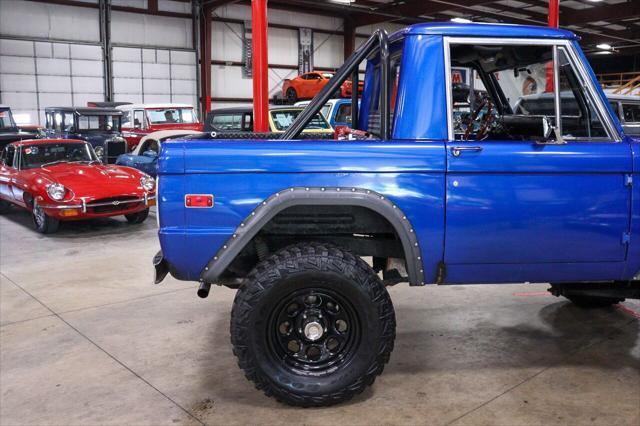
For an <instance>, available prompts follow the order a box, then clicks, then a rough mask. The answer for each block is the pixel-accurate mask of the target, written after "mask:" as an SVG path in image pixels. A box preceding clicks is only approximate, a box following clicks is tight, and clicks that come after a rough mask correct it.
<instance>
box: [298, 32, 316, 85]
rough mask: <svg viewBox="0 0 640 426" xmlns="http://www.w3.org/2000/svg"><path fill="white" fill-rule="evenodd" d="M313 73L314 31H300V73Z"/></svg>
mask: <svg viewBox="0 0 640 426" xmlns="http://www.w3.org/2000/svg"><path fill="white" fill-rule="evenodd" d="M311 71H313V30H312V29H311V28H299V29H298V73H299V74H304V73H307V72H311Z"/></svg>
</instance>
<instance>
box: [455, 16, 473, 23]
mask: <svg viewBox="0 0 640 426" xmlns="http://www.w3.org/2000/svg"><path fill="white" fill-rule="evenodd" d="M451 22H457V23H458V24H470V23H471V22H472V21H471V19H467V18H458V17H456V18H451Z"/></svg>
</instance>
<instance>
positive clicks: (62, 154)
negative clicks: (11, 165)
mask: <svg viewBox="0 0 640 426" xmlns="http://www.w3.org/2000/svg"><path fill="white" fill-rule="evenodd" d="M93 161H98V157H96V154H95V153H94V152H93V149H92V148H91V145H89V144H88V143H80V142H78V143H47V144H33V145H24V146H23V147H22V153H21V155H20V168H21V169H34V168H37V167H41V166H44V165H47V164H53V163H84V162H87V163H89V162H93Z"/></svg>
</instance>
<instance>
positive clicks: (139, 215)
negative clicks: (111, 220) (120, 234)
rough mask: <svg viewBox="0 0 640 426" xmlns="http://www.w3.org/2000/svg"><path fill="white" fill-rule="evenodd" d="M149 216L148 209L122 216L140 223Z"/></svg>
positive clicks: (134, 222)
mask: <svg viewBox="0 0 640 426" xmlns="http://www.w3.org/2000/svg"><path fill="white" fill-rule="evenodd" d="M147 216H149V209H144V210H140V211H139V212H136V213H130V214H125V215H124V217H125V218H127V222H129V223H133V224H137V223H142V222H144V221H145V220H146V219H147Z"/></svg>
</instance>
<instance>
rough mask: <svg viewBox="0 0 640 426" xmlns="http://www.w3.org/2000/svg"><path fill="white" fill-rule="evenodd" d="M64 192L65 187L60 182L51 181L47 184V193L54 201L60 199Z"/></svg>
mask: <svg viewBox="0 0 640 426" xmlns="http://www.w3.org/2000/svg"><path fill="white" fill-rule="evenodd" d="M65 193H66V189H65V187H64V185H62V184H59V183H52V184H51V185H48V186H47V195H49V198H51V199H52V200H54V201H62V199H63V198H64V194H65Z"/></svg>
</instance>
